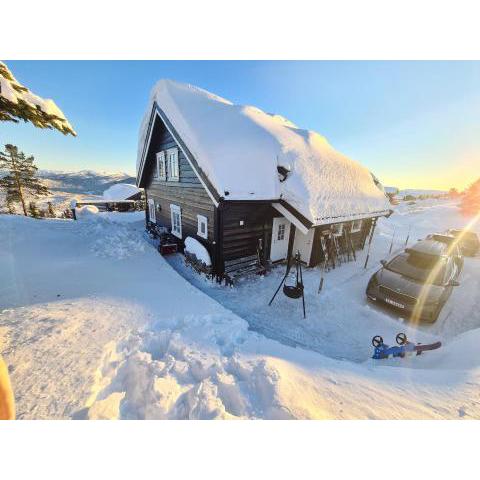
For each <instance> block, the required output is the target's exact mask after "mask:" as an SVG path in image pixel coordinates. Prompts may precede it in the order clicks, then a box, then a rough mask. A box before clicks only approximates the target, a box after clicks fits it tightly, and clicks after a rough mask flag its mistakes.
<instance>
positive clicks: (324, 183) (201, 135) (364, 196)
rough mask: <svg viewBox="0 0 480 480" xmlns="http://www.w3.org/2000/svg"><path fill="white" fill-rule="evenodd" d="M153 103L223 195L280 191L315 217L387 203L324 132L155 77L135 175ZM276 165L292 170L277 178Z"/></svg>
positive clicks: (384, 208) (367, 210)
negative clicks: (283, 177)
mask: <svg viewBox="0 0 480 480" xmlns="http://www.w3.org/2000/svg"><path fill="white" fill-rule="evenodd" d="M155 104H156V105H157V106H158V108H159V109H161V111H162V112H163V113H164V115H165V116H166V117H167V118H168V120H169V122H170V123H171V124H172V126H173V127H174V129H175V130H176V132H177V133H178V135H179V136H180V137H181V140H182V141H183V142H184V144H185V145H186V146H187V147H188V150H189V151H190V153H191V154H192V155H193V156H194V157H195V161H196V162H197V163H198V165H199V167H200V168H201V169H202V171H203V173H204V174H205V175H206V177H207V178H208V180H209V182H210V183H211V184H212V185H213V186H214V188H215V189H216V191H217V192H218V194H219V195H220V196H222V197H224V198H225V199H226V200H280V199H281V200H284V201H285V202H287V203H288V204H289V205H291V206H292V207H294V208H295V209H296V210H297V211H298V212H300V213H301V214H302V215H303V216H304V217H306V218H307V219H308V220H309V221H311V222H312V223H313V224H314V225H319V224H325V223H332V221H341V220H344V219H351V218H362V217H367V216H372V215H377V214H385V213H387V212H388V211H389V202H388V199H387V197H386V195H385V193H384V192H383V189H382V188H381V186H378V185H376V183H375V182H374V179H373V177H372V175H371V173H370V172H369V170H368V169H367V168H365V167H363V166H362V165H360V164H359V163H358V162H356V161H354V160H351V159H350V158H348V157H346V156H345V155H343V154H341V153H339V152H337V151H336V150H335V149H334V148H333V147H332V146H331V145H330V144H329V143H328V141H327V140H326V139H325V138H324V137H323V136H322V135H320V134H318V133H317V132H314V131H309V130H302V129H300V128H298V127H297V126H296V125H294V124H293V123H292V122H290V121H289V120H287V119H285V118H284V117H282V116H280V115H273V114H269V113H265V112H263V111H262V110H260V109H259V108H256V107H252V106H242V105H235V104H233V103H232V102H230V101H228V100H226V99H224V98H221V97H219V96H217V95H214V94H212V93H210V92H207V91H206V90H203V89H200V88H198V87H195V86H192V85H189V84H183V83H177V82H174V81H172V80H160V81H159V82H158V83H157V84H156V85H155V87H154V88H153V90H152V92H151V95H150V103H149V106H148V108H147V111H146V113H145V116H144V119H143V122H142V126H141V129H140V136H139V145H138V158H137V182H139V181H140V179H141V176H142V173H143V168H144V158H143V156H144V151H145V150H146V149H145V148H144V147H145V143H146V142H147V141H148V135H149V133H150V132H149V125H150V119H151V115H152V108H154V105H155ZM187 157H188V155H187ZM278 166H281V167H285V168H286V169H287V170H289V171H290V173H288V175H287V178H286V180H285V181H283V182H281V181H280V177H279V174H278V173H277V167H278Z"/></svg>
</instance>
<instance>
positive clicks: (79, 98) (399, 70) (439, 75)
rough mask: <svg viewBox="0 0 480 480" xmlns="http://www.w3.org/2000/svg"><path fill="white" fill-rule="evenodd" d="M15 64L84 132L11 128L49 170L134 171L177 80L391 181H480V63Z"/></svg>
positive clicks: (1, 137) (6, 126)
mask: <svg viewBox="0 0 480 480" xmlns="http://www.w3.org/2000/svg"><path fill="white" fill-rule="evenodd" d="M5 63H6V64H7V66H8V67H9V68H10V69H11V70H12V72H13V74H14V75H15V76H16V78H17V80H19V81H20V82H21V83H23V84H24V85H25V86H27V87H28V88H30V89H31V90H32V91H33V92H34V93H36V94H37V95H40V96H42V97H44V98H52V99H53V100H54V101H55V102H56V103H57V105H58V106H59V107H60V109H61V110H62V111H63V112H64V114H65V116H66V117H67V118H68V120H69V121H70V123H71V124H72V125H73V127H74V128H75V130H76V131H77V134H78V136H77V137H76V138H73V137H71V136H63V135H62V134H61V133H59V132H57V131H48V130H41V129H37V128H35V127H33V126H32V125H31V124H24V123H21V124H13V123H8V122H2V123H1V124H0V145H3V144H5V143H13V144H15V145H17V146H18V147H19V148H20V149H21V150H23V151H24V152H25V153H27V154H31V155H34V156H35V158H36V160H37V165H38V166H39V167H40V168H44V169H52V170H84V169H89V170H98V171H116V172H118V171H122V172H127V173H130V174H134V173H135V163H136V151H137V137H138V130H139V127H140V122H141V119H142V116H143V114H144V111H145V109H146V108H147V103H148V97H149V92H150V90H151V88H152V87H153V85H154V84H155V82H156V81H157V80H159V79H160V78H170V79H173V80H176V81H181V82H188V83H191V84H194V85H197V86H199V87H202V88H205V89H206V90H209V91H211V92H213V93H216V94H217V95H220V96H222V97H225V98H227V99H229V100H231V101H233V102H234V103H238V104H243V105H255V106H257V107H259V108H261V109H262V110H265V111H267V112H270V113H278V114H281V115H283V116H284V117H287V118H288V119H290V120H291V121H293V122H294V123H295V124H296V125H298V126H300V127H301V128H306V129H309V130H316V131H317V132H319V133H321V134H322V135H324V136H325V137H326V138H327V139H328V141H329V142H330V143H331V144H332V145H333V146H334V147H335V148H336V149H337V150H339V151H341V152H342V153H344V154H346V155H348V156H349V157H351V158H353V159H355V160H358V161H359V162H360V163H362V164H363V165H365V166H366V167H368V168H369V169H370V170H372V171H373V172H374V173H375V174H376V175H377V177H379V178H380V180H381V181H382V183H384V185H389V186H395V187H398V188H425V189H449V188H451V187H455V188H457V189H459V190H461V189H464V188H465V187H466V186H468V185H469V184H470V183H472V182H473V181H474V180H475V179H477V178H478V177H480V115H479V114H480V62H461V61H452V62H448V61H442V62H426V61H412V62H401V61H391V62H390V61H365V62H361V61H341V62H333V61H309V62H303V61H8V60H5Z"/></svg>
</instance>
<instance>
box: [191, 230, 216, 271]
mask: <svg viewBox="0 0 480 480" xmlns="http://www.w3.org/2000/svg"><path fill="white" fill-rule="evenodd" d="M185 252H188V253H190V254H193V255H195V256H196V257H197V260H200V261H201V262H203V263H204V264H205V265H206V266H207V267H210V266H211V265H212V260H211V258H210V254H209V253H208V250H207V249H206V248H205V247H204V246H203V245H202V244H201V243H200V242H199V241H198V240H195V238H192V237H187V238H186V239H185Z"/></svg>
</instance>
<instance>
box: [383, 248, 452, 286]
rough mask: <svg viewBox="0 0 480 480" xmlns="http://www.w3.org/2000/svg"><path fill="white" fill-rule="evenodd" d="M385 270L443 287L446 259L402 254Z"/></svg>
mask: <svg viewBox="0 0 480 480" xmlns="http://www.w3.org/2000/svg"><path fill="white" fill-rule="evenodd" d="M385 268H386V269H387V270H390V271H392V272H395V273H399V274H400V275H403V276H405V277H408V278H411V279H413V280H417V281H419V282H421V283H433V284H434V285H443V281H444V278H445V268H446V260H445V258H444V257H434V256H432V255H421V254H417V253H410V254H407V253H402V254H400V255H398V256H396V257H395V258H394V259H393V260H391V261H390V262H389V263H388V264H387V265H386V267H385ZM430 277H431V278H430Z"/></svg>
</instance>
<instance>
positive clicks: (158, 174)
mask: <svg viewBox="0 0 480 480" xmlns="http://www.w3.org/2000/svg"><path fill="white" fill-rule="evenodd" d="M166 175H167V169H166V165H165V152H158V153H157V169H156V171H155V178H158V179H159V180H165V179H166Z"/></svg>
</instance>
